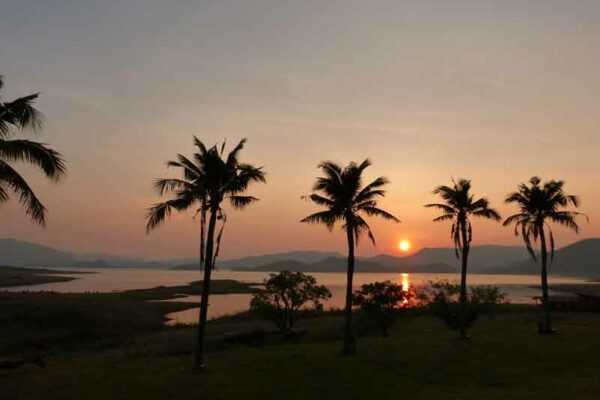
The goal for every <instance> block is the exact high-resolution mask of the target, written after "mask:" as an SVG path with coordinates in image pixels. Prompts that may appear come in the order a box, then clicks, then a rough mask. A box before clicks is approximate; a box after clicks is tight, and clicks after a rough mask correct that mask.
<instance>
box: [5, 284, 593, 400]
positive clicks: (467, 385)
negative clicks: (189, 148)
mask: <svg viewBox="0 0 600 400" xmlns="http://www.w3.org/2000/svg"><path fill="white" fill-rule="evenodd" d="M213 290H214V291H213V293H236V292H251V291H253V290H255V289H253V288H252V287H251V285H245V284H241V283H238V282H234V281H215V282H214V283H213ZM197 293H199V285H198V284H197V283H192V284H190V285H188V286H177V287H159V288H154V289H144V290H132V291H127V292H122V293H104V294H101V293H100V294H99V293H95V294H93V293H90V294H57V293H34V292H29V293H11V292H0V359H3V358H4V359H16V358H18V357H21V356H23V355H28V354H43V355H44V357H45V359H46V361H47V366H46V367H45V368H40V367H38V366H35V365H32V364H28V365H25V366H23V367H21V368H18V369H15V370H0V387H1V388H2V390H1V391H0V393H2V394H3V395H7V398H10V399H12V400H18V399H42V400H43V399H49V400H50V399H56V400H58V399H60V400H64V399H70V398H86V399H88V400H95V399H136V398H143V399H145V400H152V399H166V398H177V397H180V398H186V399H202V400H204V399H209V400H211V399H216V400H228V399H240V398H244V399H246V400H252V399H261V400H267V399H278V400H286V399H290V400H295V399H298V400H299V399H307V398H316V399H397V398H402V397H408V398H415V399H429V398H431V399H442V400H443V399H461V400H471V399H477V400H479V399H486V400H494V399H502V400H505V399H507V398H509V399H527V400H532V399H538V398H543V399H561V400H562V399H565V398H567V399H596V398H597V393H598V392H599V391H600V380H598V378H597V377H598V372H599V371H600V342H599V341H598V337H600V314H598V313H595V314H592V313H555V314H554V315H555V327H556V328H557V329H558V333H557V334H555V335H551V336H539V335H537V334H536V321H537V320H538V319H539V318H540V310H539V309H536V308H534V307H532V306H505V307H503V308H502V311H501V312H500V313H499V314H498V315H496V316H495V317H494V318H488V317H480V319H479V320H478V321H477V322H476V324H475V325H474V327H473V328H472V330H471V334H472V337H473V339H472V340H470V341H458V340H457V339H456V336H457V335H456V332H454V331H450V330H448V329H447V328H446V326H445V325H443V324H442V323H441V322H440V321H439V320H437V319H435V318H433V317H432V316H430V315H428V314H427V313H424V312H414V313H411V314H410V315H406V316H405V317H403V318H401V319H400V320H399V321H397V323H396V325H395V326H394V327H393V329H392V330H391V332H390V337H388V338H382V337H380V336H379V334H378V331H377V329H376V328H375V327H373V326H372V325H369V324H368V323H367V322H366V321H364V320H363V319H361V318H360V315H358V316H357V318H355V328H356V330H357V332H358V333H359V335H360V336H361V337H360V340H359V342H358V354H357V355H356V356H352V357H343V356H341V355H340V347H341V346H340V342H339V337H340V328H341V326H342V313H341V312H339V311H334V312H327V313H324V314H314V315H312V316H311V317H310V318H307V319H305V320H302V321H300V322H299V325H298V326H297V329H298V330H299V331H303V332H306V334H305V335H303V336H301V337H296V338H295V339H294V340H287V341H286V340H283V339H282V338H281V337H278V336H277V335H273V334H269V335H267V338H268V339H269V338H270V340H266V341H265V342H264V344H263V345H261V346H258V347H251V346H248V345H247V344H244V343H245V341H244V340H241V339H240V338H244V337H247V336H248V335H252V334H253V332H263V334H264V332H265V331H270V330H272V329H273V327H272V326H271V325H270V324H269V323H268V322H265V321H261V320H257V319H256V317H254V316H253V315H252V314H251V313H248V312H246V313H242V314H238V315H233V316H228V317H223V318H219V319H217V320H213V321H210V322H209V327H208V329H207V338H206V339H207V349H208V351H207V355H206V363H207V370H206V371H204V372H203V373H194V372H192V371H191V368H190V367H191V361H192V350H193V343H194V338H195V334H196V329H195V327H189V326H179V327H167V326H165V325H164V320H165V317H164V315H165V314H166V313H169V312H173V311H177V310H181V309H185V308H188V307H194V306H195V304H192V303H183V302H176V301H170V302H155V301H148V300H158V299H166V298H176V297H177V296H178V295H180V294H197Z"/></svg>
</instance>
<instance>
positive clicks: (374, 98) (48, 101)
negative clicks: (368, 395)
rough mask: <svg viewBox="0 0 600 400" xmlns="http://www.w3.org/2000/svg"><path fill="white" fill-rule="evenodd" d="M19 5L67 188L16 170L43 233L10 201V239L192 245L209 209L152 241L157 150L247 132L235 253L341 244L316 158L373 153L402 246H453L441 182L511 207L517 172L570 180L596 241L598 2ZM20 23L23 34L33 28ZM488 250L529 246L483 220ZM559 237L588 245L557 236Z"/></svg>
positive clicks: (599, 208)
mask: <svg viewBox="0 0 600 400" xmlns="http://www.w3.org/2000/svg"><path fill="white" fill-rule="evenodd" d="M20 3H21V2H15V3H13V4H11V5H9V6H8V9H7V10H6V11H3V13H2V15H0V36H1V37H3V49H2V54H3V57H2V61H3V70H2V71H0V72H1V73H2V74H4V75H5V80H6V90H5V91H4V95H5V96H6V97H5V98H12V97H16V96H17V95H24V94H28V93H31V92H35V91H41V92H42V97H41V99H40V101H39V104H38V106H39V108H40V109H41V110H42V111H43V112H44V113H45V114H46V125H45V129H44V130H43V131H42V133H41V136H40V137H39V139H40V140H41V141H44V142H48V143H51V144H52V145H53V146H55V147H56V148H57V149H59V150H60V151H61V152H62V153H63V154H64V156H65V157H66V159H67V160H68V163H69V177H68V179H66V180H65V181H63V182H61V183H60V184H58V185H53V184H50V183H48V182H45V181H44V180H42V179H40V177H39V175H38V174H36V173H35V172H33V171H32V170H30V169H28V168H21V169H20V170H21V171H24V174H25V175H26V176H27V177H28V178H29V179H30V180H31V182H32V185H33V186H34V188H35V189H36V190H37V192H38V194H39V196H40V197H41V198H42V199H43V200H44V202H45V203H46V205H47V206H48V208H49V209H50V215H49V224H48V227H47V229H45V230H41V229H39V228H38V227H37V226H35V225H34V224H32V223H30V222H29V221H27V219H26V218H25V217H24V216H23V214H22V213H21V211H20V209H19V208H18V206H16V205H15V204H14V202H12V203H9V204H3V205H2V206H1V208H0V216H1V219H2V224H1V226H2V229H1V232H2V236H4V237H14V238H18V239H22V240H30V241H36V242H40V243H44V244H48V245H52V246H57V247H60V248H64V249H70V250H73V251H78V252H108V253H114V254H123V255H136V256H147V257H179V256H190V255H194V254H196V247H197V242H198V233H197V230H198V226H197V221H193V220H192V219H191V217H192V215H191V214H189V215H183V216H177V217H174V218H173V219H172V221H170V222H169V223H168V224H167V225H165V226H164V227H163V228H161V229H159V230H158V231H156V232H155V233H153V234H151V235H150V236H146V235H145V233H144V219H143V216H144V213H145V208H146V207H147V206H148V205H150V204H151V203H153V202H156V201H157V200H159V198H158V196H157V195H155V194H154V193H153V192H152V187H151V184H152V180H153V179H154V178H155V177H159V176H166V175H169V174H172V173H174V171H168V170H166V168H165V167H164V162H165V161H166V160H167V159H169V158H172V157H173V156H174V155H175V154H176V153H178V152H181V153H184V154H190V153H191V151H192V150H193V149H192V146H191V137H192V134H196V135H198V136H199V137H200V138H202V139H203V140H204V141H206V142H208V143H215V142H217V141H221V140H222V139H223V138H227V139H228V141H229V142H230V143H233V142H234V141H236V140H239V139H240V138H241V137H247V138H248V139H249V143H248V146H247V150H246V151H245V153H244V156H243V159H244V160H245V161H250V162H253V163H256V164H259V165H264V166H265V169H266V171H267V172H268V174H269V175H268V184H267V185H257V186H255V187H254V188H252V189H251V192H252V193H253V194H255V195H257V196H258V197H260V198H261V201H260V203H259V204H257V205H255V206H252V207H250V208H249V209H248V210H247V211H246V212H244V213H239V212H231V213H230V215H229V220H228V221H229V222H228V226H227V228H226V232H225V238H224V243H223V252H222V254H223V256H224V257H236V256H243V255H247V254H258V253H264V252H274V251H282V250H291V249H322V250H337V251H343V250H344V248H345V247H344V246H345V244H344V236H343V235H342V234H341V233H340V232H339V231H334V233H333V234H330V233H329V232H328V231H327V230H326V229H325V228H324V227H319V226H307V225H303V224H300V223H298V221H299V220H300V219H301V218H302V217H304V216H305V215H307V214H308V213H310V212H312V211H314V208H313V207H312V206H311V205H310V204H308V203H306V202H303V201H301V200H300V196H301V195H303V194H307V193H309V190H310V187H311V184H312V182H313V180H314V178H315V176H316V175H317V173H318V171H317V170H316V168H315V167H316V165H317V163H318V162H319V161H321V160H323V159H331V160H334V161H338V162H347V161H350V160H357V161H360V160H362V159H364V158H365V157H369V158H371V160H372V161H373V166H372V167H371V168H369V171H368V173H369V176H370V177H371V178H374V177H375V176H378V175H385V176H387V177H388V178H389V179H390V180H391V181H392V183H391V185H390V186H389V195H388V197H387V198H386V199H385V200H384V201H383V202H382V206H383V207H384V208H386V209H387V210H389V211H391V212H393V213H395V214H396V215H397V216H398V217H399V218H400V219H401V220H402V221H403V222H402V224H399V225H395V224H390V223H384V222H379V221H373V228H374V231H375V234H376V237H377V238H378V243H379V246H378V248H377V249H373V248H372V247H371V246H369V245H368V244H367V242H363V244H362V245H361V246H360V248H359V253H361V254H373V253H379V252H397V243H398V240H399V239H400V238H409V239H411V241H412V242H413V246H414V247H416V248H419V247H423V246H447V245H448V246H449V245H450V244H451V243H450V241H449V232H448V230H449V226H448V225H446V224H433V223H432V222H431V219H432V218H433V217H434V216H435V212H434V211H432V210H426V209H424V208H423V207H422V205H423V204H425V203H428V202H431V201H432V200H434V197H433V196H432V195H431V194H430V192H431V190H432V189H433V187H434V186H436V185H438V184H444V183H449V181H450V178H451V177H452V176H453V177H467V178H470V179H472V180H473V187H474V190H475V193H476V194H478V195H485V196H487V197H489V199H490V200H491V201H492V205H494V206H495V207H497V208H498V209H499V211H500V212H501V213H502V214H503V215H507V214H509V213H510V212H511V211H512V210H511V209H510V208H509V207H505V206H504V205H503V204H502V200H503V198H504V196H505V195H506V193H507V192H509V191H511V190H514V188H515V186H516V184H518V183H519V182H521V181H525V180H527V179H528V178H529V177H530V176H531V175H533V174H537V175H540V176H541V177H543V178H556V179H564V180H566V181H567V186H566V188H567V190H569V191H570V192H572V193H575V194H579V195H581V197H582V200H583V207H582V209H583V211H585V212H587V213H588V215H589V216H590V218H591V223H589V224H587V223H584V224H583V228H584V230H583V234H582V237H590V236H600V228H599V227H598V224H597V223H596V221H597V220H598V219H599V218H600V201H598V199H599V198H600V180H599V179H598V178H597V173H598V172H597V171H598V158H597V157H598V154H600V134H599V133H598V128H599V124H598V115H600V113H599V111H600V110H599V108H600V76H599V75H598V73H597V66H598V65H600V50H599V49H598V46H597V38H598V37H600V27H599V26H598V24H597V21H598V19H599V18H600V8H599V6H598V4H597V2H592V1H590V2H587V1H579V2H573V3H571V2H569V3H568V4H567V2H560V1H557V2H551V1H547V2H534V3H528V4H524V2H510V1H507V2H490V3H487V2H479V1H473V2H469V1H462V2H456V3H454V4H453V6H452V7H448V6H446V4H447V3H446V2H419V3H418V4H415V2H410V3H412V4H410V3H404V2H397V1H380V2H373V3H368V4H367V3H364V2H360V1H356V2H355V1H345V2H299V3H283V2H268V1H264V2H263V1H260V2H256V3H253V5H252V6H250V5H248V3H246V2H240V3H236V2H224V3H221V2H214V3H204V4H201V5H200V4H196V2H184V1H181V2H175V3H174V4H173V5H169V7H165V6H161V5H160V4H159V3H158V2H153V1H144V2H143V3H142V2H138V1H132V2H127V4H126V5H123V4H120V3H122V2H116V1H115V2H113V1H107V2H102V4H95V5H94V6H91V5H77V6H72V7H67V3H66V2H65V3H64V5H63V6H60V4H61V2H52V4H48V3H44V2H42V3H40V4H38V7H37V8H36V10H35V11H36V12H32V10H30V9H29V8H30V7H31V6H28V5H24V4H20ZM24 27H27V29H25V28H24ZM475 229H476V231H475V239H474V241H475V243H476V244H477V243H519V239H515V238H514V237H513V235H512V232H511V230H509V229H505V228H502V227H501V226H500V225H499V224H493V223H489V222H477V223H476V225H475ZM557 233H558V235H557V237H558V244H559V245H562V244H566V243H569V242H571V241H573V240H575V239H576V238H575V237H574V236H573V235H572V234H570V233H565V232H564V231H562V230H560V229H557Z"/></svg>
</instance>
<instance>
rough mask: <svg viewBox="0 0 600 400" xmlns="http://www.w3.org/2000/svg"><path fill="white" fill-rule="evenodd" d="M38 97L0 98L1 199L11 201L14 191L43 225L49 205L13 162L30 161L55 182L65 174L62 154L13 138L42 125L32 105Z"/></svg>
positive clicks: (0, 77) (1, 79)
mask: <svg viewBox="0 0 600 400" xmlns="http://www.w3.org/2000/svg"><path fill="white" fill-rule="evenodd" d="M3 86H4V81H3V78H2V76H0V90H1V89H2V87H3ZM37 97H38V94H37V93H36V94H32V95H29V96H25V97H20V98H18V99H16V100H13V101H8V102H5V101H4V100H3V99H2V98H1V97H0V202H5V201H8V199H9V197H10V196H9V191H12V192H13V193H14V194H16V195H17V197H18V199H19V202H20V203H21V204H22V205H23V207H24V208H25V212H26V214H27V215H29V216H30V217H31V219H32V220H33V221H35V222H37V223H39V224H41V225H44V224H45V222H46V208H45V207H44V205H43V204H42V203H41V202H40V200H39V199H38V198H37V196H36V195H35V193H34V192H33V190H32V189H31V188H30V187H29V185H28V184H27V182H26V181H25V179H24V178H23V177H22V176H21V175H20V174H19V173H18V172H17V171H16V170H15V169H14V168H13V167H12V166H11V164H10V163H27V164H31V165H33V166H35V167H38V168H39V169H40V170H41V171H42V172H43V173H44V174H45V175H46V177H48V178H49V179H51V180H53V181H57V180H58V179H60V178H61V177H62V176H64V174H65V173H66V165H65V161H64V160H63V158H62V156H61V155H60V153H58V152H57V151H55V150H53V149H51V148H50V147H48V145H46V144H43V143H39V142H35V141H32V140H24V139H13V138H14V136H15V134H16V132H19V131H21V130H23V129H33V130H37V129H39V128H40V127H41V125H42V120H43V117H42V114H41V113H40V112H39V111H37V110H36V109H35V107H34V106H33V104H34V102H35V100H36V99H37Z"/></svg>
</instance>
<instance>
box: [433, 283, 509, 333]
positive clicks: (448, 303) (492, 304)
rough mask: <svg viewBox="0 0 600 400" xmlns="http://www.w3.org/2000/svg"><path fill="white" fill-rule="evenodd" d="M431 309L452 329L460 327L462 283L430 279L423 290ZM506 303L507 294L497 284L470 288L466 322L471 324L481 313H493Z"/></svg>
mask: <svg viewBox="0 0 600 400" xmlns="http://www.w3.org/2000/svg"><path fill="white" fill-rule="evenodd" d="M422 294H423V295H422V298H423V299H424V300H425V303H426V304H427V307H428V308H429V310H430V311H431V312H432V313H433V314H434V315H435V316H437V317H438V318H440V319H441V320H443V321H444V322H445V323H446V324H447V325H448V326H449V327H450V328H451V329H458V328H459V316H458V313H459V296H460V284H458V283H457V282H449V281H446V280H439V281H430V282H429V283H428V284H427V285H426V286H425V288H424V289H423V291H422ZM504 303H506V294H505V293H503V292H501V291H500V289H499V288H497V287H495V286H470V287H469V288H468V295H467V306H466V315H465V323H466V325H467V326H471V325H472V324H473V323H474V322H475V321H476V320H477V318H478V316H479V315H480V314H492V313H494V312H495V311H496V310H497V309H498V307H499V306H500V305H501V304H504Z"/></svg>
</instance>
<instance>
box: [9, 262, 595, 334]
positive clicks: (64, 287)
mask: <svg viewBox="0 0 600 400" xmlns="http://www.w3.org/2000/svg"><path fill="white" fill-rule="evenodd" d="M86 271H88V270H87V269H86ZM89 271H90V272H95V273H92V274H84V275H81V274H72V275H69V274H65V275H64V276H71V277H73V278H77V279H75V280H72V281H69V282H54V283H45V284H41V285H31V286H18V287H12V288H7V289H2V290H9V291H22V290H29V291H54V292H60V293H84V292H100V293H103V292H104V293H105V292H114V291H123V290H129V289H146V288H152V287H156V286H177V285H186V284H188V283H189V282H191V281H195V280H199V279H200V278H201V273H200V272H197V271H173V270H156V269H121V268H98V269H89ZM311 275H313V276H314V277H315V278H316V279H317V282H318V283H319V284H322V285H325V286H327V287H328V288H329V290H331V292H332V294H333V296H332V298H331V300H329V301H328V302H327V303H326V304H325V307H326V308H342V307H343V304H344V290H345V285H346V275H345V274H344V273H339V272H336V273H311ZM268 276H269V273H268V272H243V271H228V270H216V271H214V272H213V278H214V279H234V280H237V281H241V282H246V283H261V282H262V281H263V280H264V279H265V278H267V277H268ZM459 278H460V276H459V274H447V273H446V274H418V273H411V274H402V273H360V272H358V273H356V274H355V277H354V287H355V288H358V287H359V286H360V285H362V284H364V283H371V282H375V281H383V280H390V281H393V282H397V283H399V284H402V283H404V284H406V283H407V282H406V280H408V281H409V282H410V284H412V285H415V286H419V285H422V284H424V283H427V282H428V281H430V280H438V279H448V280H458V279H459ZM403 280H404V282H403ZM539 281H540V278H539V276H537V275H491V274H470V275H469V280H468V283H469V284H470V285H495V286H498V287H500V288H501V289H502V290H503V291H504V292H506V293H507V294H508V297H509V300H510V302H511V303H522V304H530V303H533V299H532V298H533V297H534V296H537V295H539V291H538V290H536V289H534V288H531V286H533V285H539ZM553 283H554V284H559V283H588V282H587V281H586V280H585V279H584V278H570V277H551V278H550V284H551V285H552V284H553ZM250 298H251V295H250V294H224V295H213V296H211V300H210V308H209V318H217V317H220V316H223V315H229V314H234V313H237V312H240V311H245V310H247V309H248V307H249V304H250ZM177 301H187V302H195V303H199V296H190V297H187V298H184V299H177ZM168 317H169V318H171V323H190V322H195V321H197V320H198V309H197V308H194V309H190V310H185V311H180V312H176V313H172V314H170V315H168Z"/></svg>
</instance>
